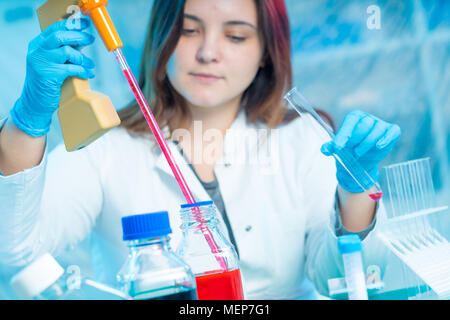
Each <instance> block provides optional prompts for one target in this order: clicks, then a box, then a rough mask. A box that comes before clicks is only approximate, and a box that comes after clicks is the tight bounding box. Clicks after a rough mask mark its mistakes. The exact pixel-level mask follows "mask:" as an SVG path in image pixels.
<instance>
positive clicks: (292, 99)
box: [284, 87, 383, 201]
mask: <svg viewBox="0 0 450 320" xmlns="http://www.w3.org/2000/svg"><path fill="white" fill-rule="evenodd" d="M284 99H286V100H287V101H288V102H289V104H290V105H291V106H292V107H293V108H294V110H295V111H297V113H298V114H299V115H300V116H304V115H306V114H309V115H311V116H312V117H313V118H314V119H315V120H316V121H317V122H318V123H319V124H320V125H321V126H322V127H323V128H324V129H325V131H326V132H327V133H328V136H329V137H330V138H331V139H332V140H333V139H334V137H335V135H334V132H333V129H332V128H331V127H330V126H329V125H328V124H327V123H326V122H325V121H324V120H323V119H322V118H321V117H320V116H319V114H318V113H317V112H316V111H315V110H314V108H313V107H312V105H311V104H310V103H309V102H308V101H307V100H306V99H305V97H303V95H302V94H301V93H300V92H299V91H298V90H297V88H295V87H294V88H293V89H291V90H290V91H289V92H288V93H287V94H286V95H285V96H284ZM333 157H334V158H335V159H336V160H337V161H338V162H339V163H340V164H341V165H342V167H343V168H344V169H345V170H346V171H347V172H348V174H349V175H350V176H351V177H352V178H353V180H355V182H356V183H357V184H358V185H359V186H360V187H361V189H363V190H364V191H365V192H367V193H368V194H369V197H370V198H371V199H372V200H374V201H377V200H379V199H381V197H382V196H383V192H382V190H381V187H380V185H379V184H378V182H375V181H374V180H373V179H372V177H371V176H370V175H369V174H368V173H367V171H366V170H364V168H363V167H362V166H361V165H360V164H359V162H358V161H357V160H356V159H355V157H354V156H353V154H352V152H351V151H350V150H349V149H348V148H345V147H344V148H342V149H341V150H338V151H335V152H334V153H333Z"/></svg>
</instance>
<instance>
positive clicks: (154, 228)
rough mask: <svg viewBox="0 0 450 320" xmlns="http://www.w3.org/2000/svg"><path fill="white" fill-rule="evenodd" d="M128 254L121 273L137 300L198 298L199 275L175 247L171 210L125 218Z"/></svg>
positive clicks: (120, 279)
mask: <svg viewBox="0 0 450 320" xmlns="http://www.w3.org/2000/svg"><path fill="white" fill-rule="evenodd" d="M122 230H123V240H124V241H126V245H127V247H128V249H129V254H128V257H127V259H126V261H125V263H124V265H123V266H122V268H121V269H120V271H119V273H118V274H117V281H118V282H119V286H120V288H121V290H122V291H123V292H125V293H126V294H128V295H129V296H130V297H132V298H133V299H136V300H196V299H197V292H196V288H195V278H194V275H193V273H192V271H191V269H190V268H189V266H188V265H187V264H186V263H185V262H184V261H183V260H181V259H180V257H178V256H177V255H176V254H175V252H173V251H172V249H171V247H170V244H169V241H170V237H169V234H170V233H172V230H171V228H170V223H169V215H168V213H167V211H161V212H153V213H147V214H139V215H132V216H126V217H123V218H122Z"/></svg>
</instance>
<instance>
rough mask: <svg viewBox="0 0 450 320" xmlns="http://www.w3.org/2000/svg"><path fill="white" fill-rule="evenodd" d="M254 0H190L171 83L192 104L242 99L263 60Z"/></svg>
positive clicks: (212, 104) (173, 60)
mask: <svg viewBox="0 0 450 320" xmlns="http://www.w3.org/2000/svg"><path fill="white" fill-rule="evenodd" d="M258 28H259V26H258V16H257V11H256V4H255V1H254V0H226V1H222V0H187V1H186V6H185V11H184V22H183V32H182V35H181V37H180V39H179V41H178V44H177V46H176V48H175V51H174V53H173V55H172V56H171V58H170V60H169V63H168V66H167V75H168V78H169V81H170V82H171V84H172V86H173V87H174V88H175V89H176V90H177V92H178V93H180V94H181V95H182V96H183V97H184V98H185V99H186V100H187V101H188V103H189V104H190V105H191V106H196V107H202V108H212V107H217V106H223V105H226V104H228V103H231V102H233V101H236V100H239V101H240V98H241V96H242V94H243V92H244V91H245V90H246V89H247V87H248V86H249V85H250V84H251V82H252V81H253V79H254V78H255V76H256V73H257V72H258V69H259V67H260V65H261V59H262V55H263V44H262V41H261V39H260V36H259V32H258Z"/></svg>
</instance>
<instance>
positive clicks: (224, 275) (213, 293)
mask: <svg viewBox="0 0 450 320" xmlns="http://www.w3.org/2000/svg"><path fill="white" fill-rule="evenodd" d="M217 272H219V273H213V274H205V275H201V276H198V277H195V282H196V283H197V296H198V300H244V292H243V290H242V281H241V272H240V269H236V270H233V271H227V272H220V270H217Z"/></svg>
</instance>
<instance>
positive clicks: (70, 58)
mask: <svg viewBox="0 0 450 320" xmlns="http://www.w3.org/2000/svg"><path fill="white" fill-rule="evenodd" d="M67 21H68V20H63V21H60V22H56V23H54V24H52V25H51V26H49V27H48V28H47V29H45V30H44V31H43V32H42V33H41V34H40V35H39V36H37V37H36V38H34V39H33V40H32V41H31V42H30V43H29V46H28V53H27V66H26V77H25V84H24V87H23V90H22V94H21V96H20V98H19V99H18V100H17V101H16V103H15V105H14V107H13V108H12V110H11V112H10V114H11V118H12V120H13V122H14V124H15V125H16V126H17V127H18V128H19V129H20V130H22V131H23V132H25V133H27V134H29V135H30V136H33V137H40V136H43V135H45V134H46V133H47V132H48V131H49V129H50V124H51V121H52V115H53V113H54V112H55V110H56V109H57V108H58V105H59V100H60V98H61V85H62V84H63V82H64V80H65V79H66V78H67V77H72V76H77V77H79V78H82V79H87V78H93V77H94V73H93V72H92V71H91V70H90V69H92V68H93V67H94V62H93V61H92V60H91V59H89V58H88V57H86V56H85V55H84V54H82V53H81V52H80V51H78V50H76V49H75V48H74V47H76V46H86V45H89V44H91V43H93V42H94V36H92V35H90V34H88V33H86V32H82V31H81V30H83V29H86V28H87V27H89V25H90V22H89V20H88V19H86V18H82V19H80V23H79V24H76V26H75V27H73V24H69V23H68V22H67Z"/></svg>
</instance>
